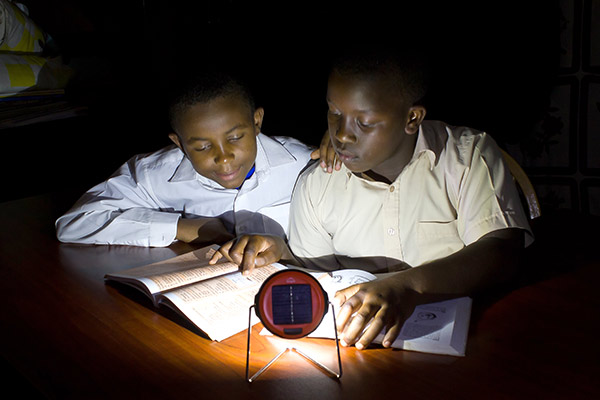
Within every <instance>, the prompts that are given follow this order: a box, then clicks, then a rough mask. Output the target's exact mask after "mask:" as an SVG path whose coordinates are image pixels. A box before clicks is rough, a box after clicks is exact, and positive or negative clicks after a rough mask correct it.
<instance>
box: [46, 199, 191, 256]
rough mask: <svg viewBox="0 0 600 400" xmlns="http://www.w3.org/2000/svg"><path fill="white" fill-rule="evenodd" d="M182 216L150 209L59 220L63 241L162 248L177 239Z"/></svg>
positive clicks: (86, 212)
mask: <svg viewBox="0 0 600 400" xmlns="http://www.w3.org/2000/svg"><path fill="white" fill-rule="evenodd" d="M178 219H179V215H178V214H174V213H166V212H160V211H155V210H150V209H146V208H133V209H130V210H126V211H118V210H86V209H80V210H77V211H74V212H69V213H67V214H65V215H63V216H62V217H60V218H59V219H58V220H57V221H56V235H57V238H58V239H59V240H60V241H61V242H66V243H85V244H121V245H130V246H145V247H149V246H152V247H162V246H168V245H170V244H171V243H172V242H173V241H174V240H175V234H176V226H177V220H178Z"/></svg>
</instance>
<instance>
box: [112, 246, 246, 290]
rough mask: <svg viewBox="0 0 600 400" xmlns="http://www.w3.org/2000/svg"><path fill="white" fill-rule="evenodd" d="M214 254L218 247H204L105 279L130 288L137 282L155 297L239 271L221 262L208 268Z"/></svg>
mask: <svg viewBox="0 0 600 400" xmlns="http://www.w3.org/2000/svg"><path fill="white" fill-rule="evenodd" d="M217 250H218V246H208V247H204V248H202V249H198V250H194V251H191V252H189V253H185V254H182V255H180V256H177V257H174V258H170V259H168V260H164V261H159V262H156V263H153V264H149V265H144V266H141V267H136V268H131V269H128V270H125V271H121V272H117V273H113V274H108V275H107V276H106V278H107V279H113V280H117V281H123V282H126V283H130V284H131V283H133V282H139V283H141V284H143V285H144V286H145V287H146V289H147V291H148V292H149V294H150V295H154V294H156V293H159V292H163V291H167V290H170V289H173V288H176V287H179V286H183V285H188V284H190V283H194V282H199V281H203V280H206V279H210V278H213V277H215V276H220V275H224V274H228V273H231V272H235V271H238V270H239V267H238V266H237V265H236V264H234V263H231V262H228V261H227V260H226V259H224V258H223V259H221V260H219V262H218V263H217V264H215V265H209V264H208V261H209V260H210V259H211V258H212V256H213V255H214V254H215V252H216V251H217Z"/></svg>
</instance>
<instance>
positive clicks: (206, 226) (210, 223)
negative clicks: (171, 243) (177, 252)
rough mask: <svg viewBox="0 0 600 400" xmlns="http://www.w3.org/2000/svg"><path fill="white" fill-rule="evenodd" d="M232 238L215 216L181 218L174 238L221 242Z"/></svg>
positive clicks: (188, 240)
mask: <svg viewBox="0 0 600 400" xmlns="http://www.w3.org/2000/svg"><path fill="white" fill-rule="evenodd" d="M232 238H233V234H232V233H230V232H229V231H228V230H227V229H226V228H225V225H223V222H222V221H221V220H220V219H219V218H216V217H200V218H190V219H188V218H181V219H179V221H178V223H177V234H176V239H177V240H181V241H183V242H186V243H192V242H193V243H206V244H208V243H210V244H214V243H217V244H221V243H224V242H226V241H228V240H231V239H232Z"/></svg>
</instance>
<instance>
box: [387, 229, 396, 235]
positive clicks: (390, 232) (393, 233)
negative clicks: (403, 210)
mask: <svg viewBox="0 0 600 400" xmlns="http://www.w3.org/2000/svg"><path fill="white" fill-rule="evenodd" d="M387 232H388V235H390V236H394V235H395V234H396V230H395V229H394V228H389V229H388V231H387Z"/></svg>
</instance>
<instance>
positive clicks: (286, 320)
mask: <svg viewBox="0 0 600 400" xmlns="http://www.w3.org/2000/svg"><path fill="white" fill-rule="evenodd" d="M329 305H331V314H332V318H333V329H334V331H335V344H336V347H337V358H338V371H339V372H335V371H333V370H332V369H330V368H329V367H327V366H325V365H323V364H322V363H319V362H318V361H316V360H314V359H313V358H311V357H310V356H309V355H308V354H306V353H305V352H303V351H301V350H299V349H298V348H297V347H296V346H288V347H286V348H285V349H283V350H282V351H280V352H279V353H278V354H277V355H276V356H275V357H274V358H273V359H272V360H271V361H269V362H268V363H267V364H266V365H265V366H264V367H262V368H261V369H260V370H259V371H258V372H256V373H255V374H254V375H253V376H252V377H249V366H250V337H251V335H250V332H251V329H250V327H251V319H252V310H253V309H254V310H255V312H256V315H257V316H258V318H259V319H260V321H261V322H262V323H263V325H264V327H265V328H266V329H267V330H268V331H269V332H271V333H272V334H274V335H276V336H279V337H281V338H284V339H291V340H293V339H299V338H302V337H305V336H307V335H309V334H310V333H311V332H313V331H314V330H315V329H317V327H318V326H319V325H320V324H321V321H322V320H323V317H324V316H325V314H326V313H327V308H328V306H329ZM288 351H293V352H295V353H297V354H299V355H301V356H302V357H304V358H305V359H307V360H308V361H310V362H312V363H313V364H315V365H317V366H318V367H320V368H321V369H323V370H324V371H325V372H327V373H329V374H330V375H332V376H334V377H335V378H338V379H339V378H340V377H341V376H342V361H341V357H340V347H339V342H338V340H337V329H336V323H335V312H334V310H333V305H332V304H331V303H330V302H329V299H328V296H327V293H326V292H325V290H323V287H322V286H321V284H320V283H319V282H318V281H317V280H316V279H315V278H314V277H313V276H312V275H310V274H308V273H306V272H304V271H301V270H297V269H286V270H281V271H278V272H275V273H274V274H272V275H271V276H270V277H268V278H267V279H266V280H265V281H264V282H263V284H262V286H261V288H260V289H259V291H258V293H257V294H256V297H255V299H254V304H253V305H252V306H251V307H250V309H249V317H248V342H247V352H246V380H247V381H248V382H253V381H254V380H255V379H256V378H258V376H259V375H261V374H262V373H263V372H264V371H265V370H266V369H267V368H269V367H270V366H271V365H272V364H273V363H274V362H275V361H277V360H278V359H279V358H280V357H281V356H282V355H283V354H285V353H286V352H288Z"/></svg>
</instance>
